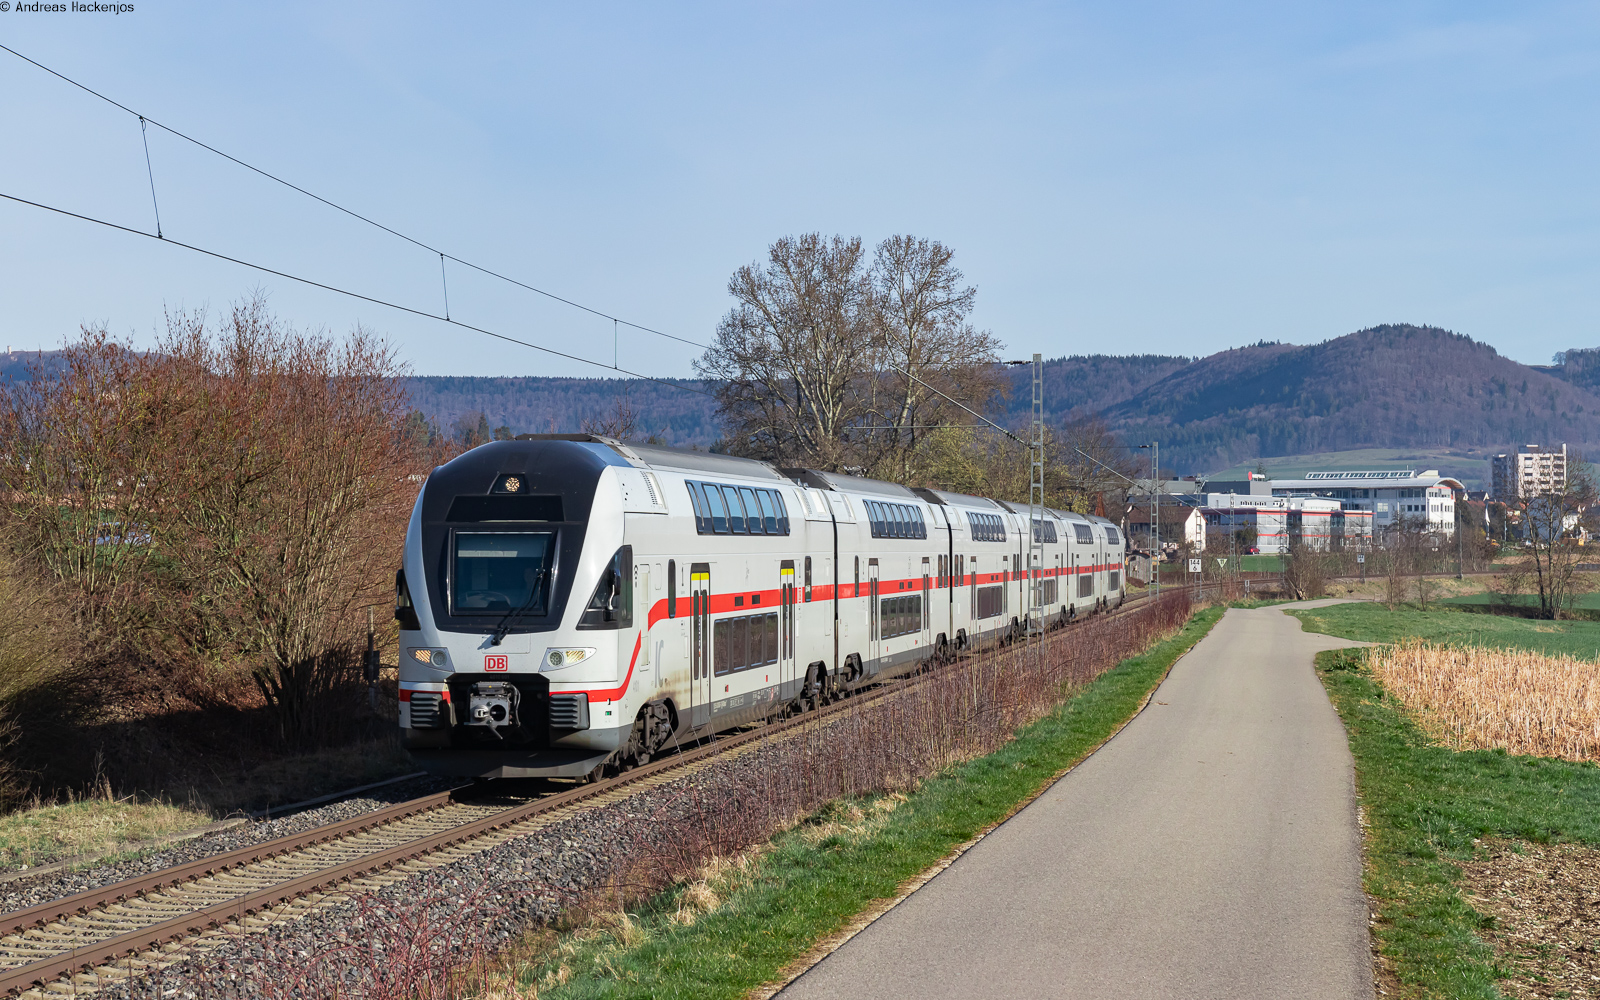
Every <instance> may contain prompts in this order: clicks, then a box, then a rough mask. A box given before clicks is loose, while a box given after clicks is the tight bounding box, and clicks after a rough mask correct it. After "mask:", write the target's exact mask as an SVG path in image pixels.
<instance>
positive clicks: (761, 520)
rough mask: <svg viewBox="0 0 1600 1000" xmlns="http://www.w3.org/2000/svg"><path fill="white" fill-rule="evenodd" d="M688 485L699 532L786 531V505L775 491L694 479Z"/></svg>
mask: <svg viewBox="0 0 1600 1000" xmlns="http://www.w3.org/2000/svg"><path fill="white" fill-rule="evenodd" d="M688 487H689V499H690V500H691V501H693V503H694V528H695V531H697V532H699V533H700V534H702V535H712V534H716V535H728V534H733V535H746V534H748V535H787V534H788V533H789V506H788V504H786V503H785V502H784V500H783V494H782V493H780V492H779V491H777V490H773V489H759V488H756V487H753V486H724V485H722V484H720V483H695V482H691V483H689V484H688Z"/></svg>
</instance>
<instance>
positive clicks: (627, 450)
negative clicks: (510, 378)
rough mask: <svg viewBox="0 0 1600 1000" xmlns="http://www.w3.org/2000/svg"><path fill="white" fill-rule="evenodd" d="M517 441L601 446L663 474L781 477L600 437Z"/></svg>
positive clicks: (709, 457)
mask: <svg viewBox="0 0 1600 1000" xmlns="http://www.w3.org/2000/svg"><path fill="white" fill-rule="evenodd" d="M516 440H518V441H571V442H573V443H575V444H601V445H605V446H606V447H608V448H610V449H611V450H612V451H614V452H616V453H617V455H619V456H621V457H622V458H623V459H626V460H627V461H628V462H630V463H632V464H634V465H641V466H644V467H645V468H649V469H658V470H660V471H663V472H667V471H671V472H694V473H701V474H703V475H711V476H742V477H744V478H747V479H768V480H775V481H779V482H782V481H783V478H784V477H783V476H781V475H779V474H778V471H777V470H776V469H774V468H773V467H772V466H771V465H769V464H768V463H766V462H762V461H759V460H758V459H754V458H739V457H738V456H736V455H718V454H715V453H713V452H709V451H686V450H684V449H682V448H664V447H661V446H659V445H653V444H624V443H623V442H621V441H618V440H617V439H616V438H609V437H606V436H604V435H602V434H518V435H517V437H516Z"/></svg>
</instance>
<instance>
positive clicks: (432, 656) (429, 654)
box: [408, 649, 450, 670]
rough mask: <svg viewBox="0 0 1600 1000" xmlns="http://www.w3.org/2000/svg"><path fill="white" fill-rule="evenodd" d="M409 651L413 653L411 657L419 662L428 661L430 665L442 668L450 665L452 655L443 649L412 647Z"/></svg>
mask: <svg viewBox="0 0 1600 1000" xmlns="http://www.w3.org/2000/svg"><path fill="white" fill-rule="evenodd" d="M408 652H410V653H411V658H412V659H413V660H416V661H417V662H418V663H426V664H427V665H428V666H430V667H438V668H439V669H440V670H444V669H445V668H447V667H449V666H450V655H449V654H448V653H446V652H445V651H444V650H442V649H412V650H408Z"/></svg>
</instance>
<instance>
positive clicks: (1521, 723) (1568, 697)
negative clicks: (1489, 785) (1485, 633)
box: [1367, 640, 1600, 761]
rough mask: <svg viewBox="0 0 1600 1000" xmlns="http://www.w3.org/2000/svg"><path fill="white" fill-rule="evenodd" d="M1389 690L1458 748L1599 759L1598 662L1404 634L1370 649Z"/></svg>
mask: <svg viewBox="0 0 1600 1000" xmlns="http://www.w3.org/2000/svg"><path fill="white" fill-rule="evenodd" d="M1367 659H1368V663H1369V664H1370V665H1371V666H1372V669H1373V672H1374V673H1375V674H1376V675H1377V677H1378V679H1379V681H1381V682H1382V684H1383V686H1384V688H1385V689H1386V690H1388V691H1389V693H1391V694H1393V695H1395V696H1396V697H1398V698H1399V699H1400V700H1401V701H1403V702H1404V703H1405V704H1406V705H1407V706H1408V707H1410V708H1411V709H1413V710H1414V711H1416V712H1417V713H1418V714H1419V715H1420V716H1421V719H1422V723H1423V726H1424V728H1426V729H1427V730H1428V731H1429V733H1430V734H1431V735H1433V736H1434V737H1435V738H1438V739H1439V740H1440V741H1441V742H1443V743H1445V744H1446V745H1448V746H1450V747H1452V748H1454V749H1457V750H1468V749H1490V748H1500V749H1503V750H1505V751H1507V752H1509V753H1514V754H1527V755H1531V756H1536V757H1564V758H1566V759H1568V760H1588V761H1600V664H1596V663H1595V662H1594V661H1592V660H1584V659H1578V658H1576V657H1571V656H1552V655H1548V654H1545V653H1540V652H1534V651H1531V650H1514V649H1494V648H1487V647H1479V646H1446V645H1436V644H1432V643H1425V642H1422V641H1420V640H1409V641H1407V642H1404V643H1401V644H1400V645H1398V646H1383V647H1378V648H1375V649H1373V650H1371V651H1370V652H1369V653H1368V657H1367Z"/></svg>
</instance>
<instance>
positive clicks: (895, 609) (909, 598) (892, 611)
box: [878, 595, 922, 639]
mask: <svg viewBox="0 0 1600 1000" xmlns="http://www.w3.org/2000/svg"><path fill="white" fill-rule="evenodd" d="M878 610H879V617H880V619H881V621H882V622H883V631H882V633H881V636H880V637H881V638H884V639H893V638H895V637H896V636H902V635H910V634H912V633H913V632H920V631H922V597H921V595H906V596H902V597H885V598H883V599H882V600H881V601H879V609H878Z"/></svg>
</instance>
